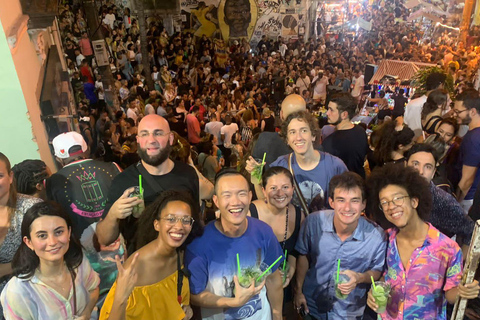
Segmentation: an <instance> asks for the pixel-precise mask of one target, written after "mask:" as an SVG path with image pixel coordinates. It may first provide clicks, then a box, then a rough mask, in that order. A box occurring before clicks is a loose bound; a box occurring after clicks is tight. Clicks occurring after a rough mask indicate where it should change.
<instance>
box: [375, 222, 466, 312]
mask: <svg viewBox="0 0 480 320" xmlns="http://www.w3.org/2000/svg"><path fill="white" fill-rule="evenodd" d="M397 233H398V229H397V228H391V229H389V230H388V235H389V243H388V249H387V270H386V271H385V281H386V282H387V283H389V284H390V285H391V288H392V289H391V292H390V299H389V302H388V304H387V310H386V312H385V313H384V314H381V316H382V319H387V320H390V319H405V320H407V319H408V320H415V319H422V320H429V319H431V320H441V319H445V320H446V319H447V313H446V304H447V301H446V298H445V292H446V291H448V290H450V289H452V288H455V287H456V286H458V285H459V284H460V279H461V276H462V252H461V250H460V247H459V246H458V245H457V243H455V242H454V241H453V240H451V239H450V238H449V237H447V236H446V235H444V234H443V233H441V232H440V231H438V230H437V229H436V228H435V227H433V226H432V225H431V224H429V229H428V233H427V237H426V238H425V241H424V243H423V245H422V246H421V247H419V248H417V249H415V250H414V251H413V253H412V256H411V257H410V259H409V261H408V264H407V266H403V264H402V260H401V259H400V254H399V253H398V248H397V242H396V236H397Z"/></svg>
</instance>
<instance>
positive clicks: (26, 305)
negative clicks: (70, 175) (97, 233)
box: [1, 202, 100, 320]
mask: <svg viewBox="0 0 480 320" xmlns="http://www.w3.org/2000/svg"><path fill="white" fill-rule="evenodd" d="M71 226H72V223H71V220H70V217H69V216H68V215H67V214H66V213H65V212H64V211H63V209H62V208H61V207H60V206H59V205H58V204H56V203H54V202H40V203H37V204H35V205H33V206H32V207H31V208H30V209H29V210H28V211H27V213H26V214H25V216H24V218H23V222H22V228H21V229H22V238H23V243H22V244H21V245H20V248H19V249H18V251H17V253H16V254H15V256H14V257H13V261H12V267H13V274H14V277H13V278H12V279H10V281H9V282H8V283H7V285H6V286H5V290H3V292H2V295H1V302H2V305H3V308H4V314H5V318H6V319H23V320H29V319H31V320H49V319H78V320H80V319H82V320H87V319H90V316H91V313H92V310H93V308H94V307H95V303H96V302H97V299H98V292H99V290H98V284H99V283H100V279H99V277H98V275H97V273H96V272H95V271H93V270H92V268H91V267H90V264H89V263H88V260H87V259H86V258H85V257H84V255H83V253H82V248H81V246H80V244H79V243H78V241H77V240H76V239H75V238H74V237H73V236H72V233H71Z"/></svg>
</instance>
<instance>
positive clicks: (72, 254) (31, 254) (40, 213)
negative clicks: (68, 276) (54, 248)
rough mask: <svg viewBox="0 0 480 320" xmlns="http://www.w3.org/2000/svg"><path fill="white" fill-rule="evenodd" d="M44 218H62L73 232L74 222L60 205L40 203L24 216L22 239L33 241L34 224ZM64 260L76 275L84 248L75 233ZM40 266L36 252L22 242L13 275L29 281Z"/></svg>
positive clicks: (13, 263)
mask: <svg viewBox="0 0 480 320" xmlns="http://www.w3.org/2000/svg"><path fill="white" fill-rule="evenodd" d="M44 216H52V217H60V218H62V219H63V220H65V223H66V224H67V228H68V229H69V230H70V231H71V230H72V220H71V219H70V216H69V215H68V214H67V213H66V212H65V210H64V209H63V208H62V207H61V206H60V205H59V204H58V203H56V202H53V201H45V202H38V203H36V204H34V205H33V206H32V207H30V209H28V210H27V212H26V213H25V215H24V216H23V222H22V227H21V232H22V239H23V238H24V237H27V239H29V240H31V237H30V231H31V226H32V223H33V222H34V221H35V220H36V219H38V218H40V217H44ZM63 259H64V260H65V264H66V265H67V268H68V270H69V271H70V272H71V273H73V274H75V269H76V268H77V267H78V266H79V265H80V264H81V263H82V259H83V252H82V246H81V245H80V243H79V242H78V240H77V239H76V238H75V237H74V236H73V231H71V233H70V241H69V246H68V250H67V252H66V253H65V256H64V257H63ZM39 264H40V259H39V258H38V256H37V255H36V253H35V251H33V250H31V249H30V248H29V247H28V246H27V245H26V244H25V242H23V241H22V243H21V244H20V247H19V248H18V250H17V252H16V253H15V256H14V257H13V260H12V269H13V275H14V276H16V277H18V278H20V279H27V280H28V279H30V278H32V277H33V275H34V274H35V270H36V269H37V268H38V266H39Z"/></svg>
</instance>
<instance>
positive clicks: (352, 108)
mask: <svg viewBox="0 0 480 320" xmlns="http://www.w3.org/2000/svg"><path fill="white" fill-rule="evenodd" d="M330 102H333V103H336V104H337V109H338V112H339V113H342V112H344V111H347V113H348V118H349V119H350V120H351V119H352V118H353V117H355V115H356V113H357V101H356V100H355V98H354V97H352V95H351V94H350V93H346V92H344V93H337V94H335V95H334V96H333V97H332V99H331V100H330Z"/></svg>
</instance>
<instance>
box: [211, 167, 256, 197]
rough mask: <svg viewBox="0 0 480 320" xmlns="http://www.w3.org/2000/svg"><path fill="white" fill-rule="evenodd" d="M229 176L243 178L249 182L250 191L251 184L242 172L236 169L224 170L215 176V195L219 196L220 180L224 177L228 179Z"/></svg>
mask: <svg viewBox="0 0 480 320" xmlns="http://www.w3.org/2000/svg"><path fill="white" fill-rule="evenodd" d="M227 176H241V177H242V178H244V179H245V181H246V182H247V185H248V190H249V191H250V183H249V182H248V179H247V178H245V176H244V175H243V174H241V173H240V172H238V171H237V170H235V169H234V168H223V169H222V170H220V171H218V172H217V174H216V175H215V194H217V186H218V183H219V181H220V179H222V178H223V177H227Z"/></svg>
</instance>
